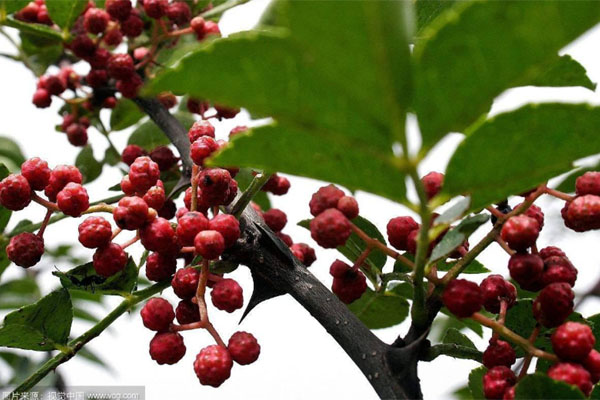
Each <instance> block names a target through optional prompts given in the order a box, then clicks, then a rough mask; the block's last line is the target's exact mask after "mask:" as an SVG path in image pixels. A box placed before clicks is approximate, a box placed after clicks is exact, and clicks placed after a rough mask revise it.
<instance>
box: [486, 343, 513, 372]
mask: <svg viewBox="0 0 600 400" xmlns="http://www.w3.org/2000/svg"><path fill="white" fill-rule="evenodd" d="M515 361H516V354H515V351H514V350H513V348H512V347H511V345H510V344H509V343H508V342H505V341H504V340H494V339H492V340H490V345H489V346H488V348H487V349H485V351H484V352H483V365H485V367H486V368H493V367H497V366H499V365H503V366H505V367H510V366H511V365H513V364H514V363H515Z"/></svg>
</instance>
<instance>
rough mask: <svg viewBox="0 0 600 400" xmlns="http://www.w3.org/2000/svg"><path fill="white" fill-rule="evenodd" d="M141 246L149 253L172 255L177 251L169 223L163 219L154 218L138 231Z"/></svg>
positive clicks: (175, 239)
mask: <svg viewBox="0 0 600 400" xmlns="http://www.w3.org/2000/svg"><path fill="white" fill-rule="evenodd" d="M139 234H140V240H141V242H142V245H143V246H144V247H145V248H146V249H147V250H150V251H156V252H158V253H164V254H171V255H172V254H174V253H176V252H178V251H179V247H178V246H177V238H176V237H175V231H174V230H173V227H172V226H171V223H170V222H169V221H167V220H166V219H164V218H160V217H157V218H154V220H152V222H150V223H149V224H147V225H145V226H143V227H142V228H141V229H140V230H139Z"/></svg>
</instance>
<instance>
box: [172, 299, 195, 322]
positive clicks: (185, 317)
mask: <svg viewBox="0 0 600 400" xmlns="http://www.w3.org/2000/svg"><path fill="white" fill-rule="evenodd" d="M175 318H177V322H179V323H180V324H182V325H185V324H192V323H194V322H198V321H200V310H199V309H198V305H197V304H196V303H193V302H192V301H190V300H181V301H180V302H179V304H178V305H177V308H176V309H175Z"/></svg>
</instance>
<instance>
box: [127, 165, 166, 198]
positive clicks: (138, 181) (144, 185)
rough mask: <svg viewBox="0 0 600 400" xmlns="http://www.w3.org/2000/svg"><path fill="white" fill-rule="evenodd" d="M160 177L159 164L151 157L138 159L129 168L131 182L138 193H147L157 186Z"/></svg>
mask: <svg viewBox="0 0 600 400" xmlns="http://www.w3.org/2000/svg"><path fill="white" fill-rule="evenodd" d="M159 177H160V169H159V168H158V164H157V163H155V162H154V161H152V160H151V159H150V157H138V158H137V159H136V160H135V161H134V162H133V164H131V167H130V168H129V180H130V181H131V184H132V185H133V187H134V189H135V190H136V191H137V192H145V191H146V190H148V189H150V188H151V187H152V186H154V185H156V181H158V178H159Z"/></svg>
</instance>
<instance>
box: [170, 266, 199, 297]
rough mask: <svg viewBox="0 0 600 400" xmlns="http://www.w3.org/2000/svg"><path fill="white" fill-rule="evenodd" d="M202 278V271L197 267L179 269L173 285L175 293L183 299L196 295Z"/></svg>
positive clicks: (172, 282)
mask: <svg viewBox="0 0 600 400" xmlns="http://www.w3.org/2000/svg"><path fill="white" fill-rule="evenodd" d="M199 280H200V272H198V270H196V269H195V268H191V267H188V268H182V269H180V270H177V272H176V273H175V276H174V277H173V280H172V281H171V286H172V287H173V291H174V292H175V294H176V295H177V296H178V297H179V298H181V299H184V300H186V299H191V298H192V297H194V296H195V295H196V289H197V288H198V281H199Z"/></svg>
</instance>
